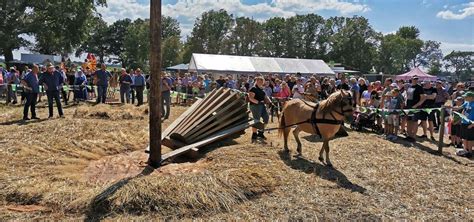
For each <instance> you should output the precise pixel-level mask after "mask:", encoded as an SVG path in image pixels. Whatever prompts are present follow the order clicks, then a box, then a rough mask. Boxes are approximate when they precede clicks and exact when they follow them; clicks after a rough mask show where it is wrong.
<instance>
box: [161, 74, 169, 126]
mask: <svg viewBox="0 0 474 222" xmlns="http://www.w3.org/2000/svg"><path fill="white" fill-rule="evenodd" d="M165 104H166V106H165ZM161 110H162V115H163V118H164V119H168V118H169V117H170V112H171V79H170V78H169V76H168V74H164V75H163V78H162V79H161Z"/></svg>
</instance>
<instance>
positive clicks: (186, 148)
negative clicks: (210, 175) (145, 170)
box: [162, 120, 254, 161]
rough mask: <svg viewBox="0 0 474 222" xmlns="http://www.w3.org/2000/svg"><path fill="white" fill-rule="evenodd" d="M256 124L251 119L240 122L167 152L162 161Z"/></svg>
mask: <svg viewBox="0 0 474 222" xmlns="http://www.w3.org/2000/svg"><path fill="white" fill-rule="evenodd" d="M253 124H254V121H253V120H251V121H248V122H246V123H244V124H240V125H238V126H235V127H233V128H230V129H227V130H224V131H221V132H219V133H217V134H214V135H212V136H211V137H209V138H207V139H204V140H202V141H199V142H197V143H193V144H189V145H187V146H184V147H181V148H179V149H177V150H173V151H171V152H169V153H166V154H164V155H163V156H162V161H166V160H168V159H170V158H173V157H176V156H179V155H182V154H184V153H186V152H188V151H189V150H191V149H193V148H196V147H203V146H205V145H208V144H210V143H213V142H215V141H218V140H221V139H224V138H226V137H227V136H230V135H232V134H234V133H236V132H239V131H242V130H245V129H247V128H249V127H250V126H251V125H253Z"/></svg>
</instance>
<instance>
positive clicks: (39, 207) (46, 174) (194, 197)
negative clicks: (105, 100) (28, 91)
mask: <svg viewBox="0 0 474 222" xmlns="http://www.w3.org/2000/svg"><path fill="white" fill-rule="evenodd" d="M40 105H41V106H42V108H39V111H38V113H39V117H40V118H41V117H43V118H45V117H46V116H47V109H46V108H44V104H40ZM185 109H186V108H185V107H173V109H172V110H173V113H172V115H171V118H170V119H171V120H169V121H165V122H164V123H163V128H165V127H166V126H167V125H168V124H170V123H171V121H172V120H173V119H175V118H177V117H178V116H179V114H180V113H182V112H184V110H185ZM21 111H22V107H19V106H5V105H3V104H0V161H1V162H3V164H1V165H0V220H2V221H8V220H36V219H57V220H70V219H71V220H72V219H76V220H77V219H80V220H96V219H108V220H131V219H134V220H152V219H153V220H156V219H157V218H161V219H178V220H182V219H202V220H316V219H322V220H354V219H356V220H384V219H410V220H472V218H474V207H473V201H474V196H473V195H472V191H471V190H472V189H471V188H472V187H473V186H474V180H472V178H474V173H473V169H474V168H473V166H474V164H473V163H474V162H473V160H472V159H466V158H461V157H457V156H456V155H454V148H452V147H449V148H445V149H444V152H443V154H442V155H438V154H437V153H436V149H437V148H436V143H435V142H433V141H429V140H423V141H419V142H418V143H413V144H412V143H406V142H397V143H393V142H389V141H387V140H385V139H383V138H382V137H380V136H377V135H374V134H371V133H365V132H353V131H349V136H348V137H344V138H338V139H335V140H333V141H331V143H330V146H331V161H332V163H333V165H334V168H328V167H326V166H325V165H323V164H322V163H320V162H319V161H318V160H317V154H318V152H319V149H320V147H321V142H319V140H318V138H316V137H314V136H310V135H307V134H302V135H301V136H302V137H303V140H302V142H303V156H302V157H297V156H295V154H296V151H295V149H296V144H295V142H294V140H293V139H292V140H291V141H290V150H291V153H290V154H286V153H284V152H282V139H281V138H279V137H278V135H277V133H276V132H271V133H269V134H268V143H267V144H251V143H249V140H250V132H249V130H247V132H246V134H245V135H243V136H241V137H240V138H238V139H236V140H232V141H223V142H220V143H218V144H214V145H211V146H209V147H206V148H204V149H202V151H201V157H200V158H199V159H198V160H197V161H191V162H184V163H183V162H182V161H183V160H180V163H172V164H169V165H166V166H164V167H162V168H161V169H159V170H155V171H152V170H150V169H149V168H146V167H145V164H144V162H145V161H146V158H147V155H146V154H145V153H144V152H143V151H144V149H145V147H146V145H147V143H148V125H147V124H148V117H147V111H148V110H147V107H146V106H143V107H134V106H128V105H126V106H108V105H98V106H91V105H86V104H82V105H79V106H69V107H66V108H65V114H66V118H64V119H60V118H54V119H50V120H45V119H41V120H39V121H29V122H26V123H24V122H22V121H19V120H20V119H21ZM274 121H275V122H276V121H277V119H276V118H275V119H274ZM446 142H447V141H446ZM168 151H169V149H167V148H164V152H168Z"/></svg>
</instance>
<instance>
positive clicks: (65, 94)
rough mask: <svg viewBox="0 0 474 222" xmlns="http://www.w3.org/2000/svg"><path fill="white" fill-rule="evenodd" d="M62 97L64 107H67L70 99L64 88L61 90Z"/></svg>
mask: <svg viewBox="0 0 474 222" xmlns="http://www.w3.org/2000/svg"><path fill="white" fill-rule="evenodd" d="M61 97H63V101H64V105H67V102H68V100H69V98H68V96H67V93H66V90H64V88H63V89H61Z"/></svg>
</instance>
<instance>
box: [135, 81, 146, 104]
mask: <svg viewBox="0 0 474 222" xmlns="http://www.w3.org/2000/svg"><path fill="white" fill-rule="evenodd" d="M144 89H145V86H135V92H136V93H137V101H138V104H137V105H138V106H141V105H143V90H144Z"/></svg>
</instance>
